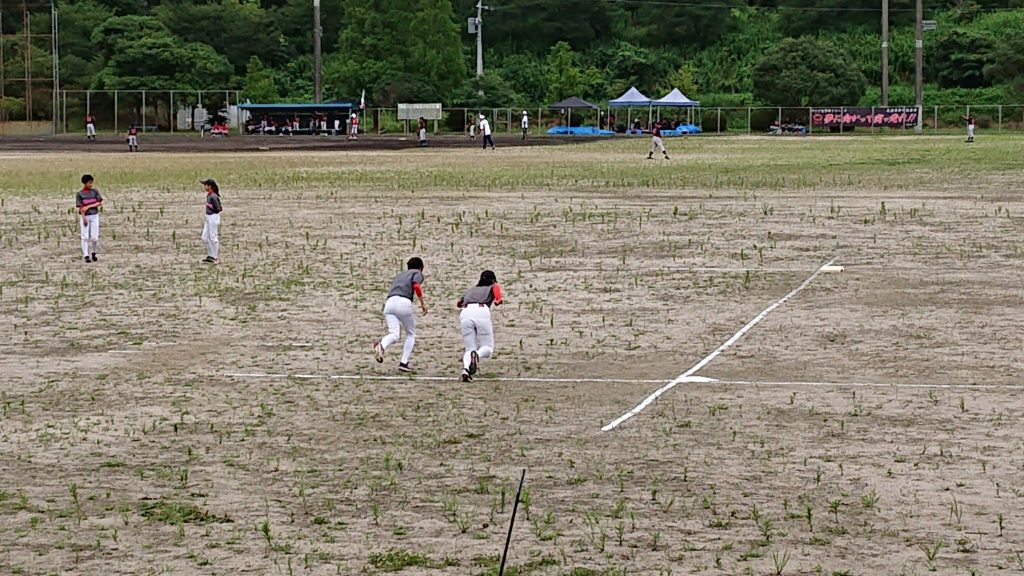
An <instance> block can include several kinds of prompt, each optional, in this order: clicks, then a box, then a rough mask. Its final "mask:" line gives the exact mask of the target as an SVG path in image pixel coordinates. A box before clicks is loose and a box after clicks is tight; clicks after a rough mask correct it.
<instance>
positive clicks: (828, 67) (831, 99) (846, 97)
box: [754, 38, 867, 107]
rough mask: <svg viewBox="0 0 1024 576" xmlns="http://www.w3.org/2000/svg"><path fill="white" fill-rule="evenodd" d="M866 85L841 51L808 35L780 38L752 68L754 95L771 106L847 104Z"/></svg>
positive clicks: (859, 95) (857, 96) (860, 93)
mask: <svg viewBox="0 0 1024 576" xmlns="http://www.w3.org/2000/svg"><path fill="white" fill-rule="evenodd" d="M866 88H867V81H866V80H865V79H864V75H863V74H861V72H860V70H858V69H857V67H856V66H855V65H854V63H853V62H851V61H850V59H849V58H848V57H847V56H846V54H844V53H843V51H842V50H840V49H839V48H836V47H835V46H832V45H831V44H828V43H826V42H821V41H818V40H814V39H810V38H801V39H795V38H788V39H786V40H783V41H782V42H781V43H779V45H778V46H777V47H776V48H775V49H773V50H771V51H770V52H768V53H767V54H765V55H764V57H763V58H762V59H761V61H760V62H758V63H757V66H756V67H755V68H754V97H755V98H756V99H757V100H759V101H760V102H763V103H765V104H770V105H773V106H787V107H798V106H809V105H815V106H841V105H850V104H854V103H856V102H857V101H859V100H860V97H861V95H863V94H864V90H865V89H866Z"/></svg>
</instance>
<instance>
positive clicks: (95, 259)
mask: <svg viewBox="0 0 1024 576" xmlns="http://www.w3.org/2000/svg"><path fill="white" fill-rule="evenodd" d="M98 260H99V258H97V257H96V254H95V253H94V254H93V255H92V261H93V262H96V261H98Z"/></svg>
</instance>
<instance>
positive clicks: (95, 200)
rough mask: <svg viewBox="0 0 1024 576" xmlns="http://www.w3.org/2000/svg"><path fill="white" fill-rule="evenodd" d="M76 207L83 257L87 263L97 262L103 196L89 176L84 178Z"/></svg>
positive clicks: (76, 198)
mask: <svg viewBox="0 0 1024 576" xmlns="http://www.w3.org/2000/svg"><path fill="white" fill-rule="evenodd" d="M75 206H76V207H77V208H78V216H79V217H80V218H81V222H80V224H81V228H82V256H83V257H84V258H85V261H86V262H95V261H96V260H98V258H96V253H97V252H99V249H100V207H101V206H103V196H101V195H100V191H99V190H97V189H95V188H93V178H92V176H90V175H89V174H86V175H85V176H82V189H81V190H79V191H78V194H76V195H75ZM90 255H91V256H92V257H91V258H90Z"/></svg>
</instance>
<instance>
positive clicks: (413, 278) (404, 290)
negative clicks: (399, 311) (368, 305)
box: [388, 270, 423, 300]
mask: <svg viewBox="0 0 1024 576" xmlns="http://www.w3.org/2000/svg"><path fill="white" fill-rule="evenodd" d="M413 284H420V285H422V284H423V272H420V271H419V270H406V271H405V272H401V273H399V274H398V276H395V279H394V280H392V281H391V290H388V298H391V297H392V296H401V297H402V298H408V299H409V300H412V296H413V289H412V285H413Z"/></svg>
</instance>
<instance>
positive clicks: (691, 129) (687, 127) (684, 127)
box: [661, 124, 701, 136]
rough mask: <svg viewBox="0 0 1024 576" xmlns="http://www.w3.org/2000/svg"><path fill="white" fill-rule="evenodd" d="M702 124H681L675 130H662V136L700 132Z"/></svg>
mask: <svg viewBox="0 0 1024 576" xmlns="http://www.w3.org/2000/svg"><path fill="white" fill-rule="evenodd" d="M700 132H701V130H700V126H696V125H694V124H680V125H679V127H678V128H676V129H674V130H662V131H661V135H662V136H682V135H684V134H700Z"/></svg>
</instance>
